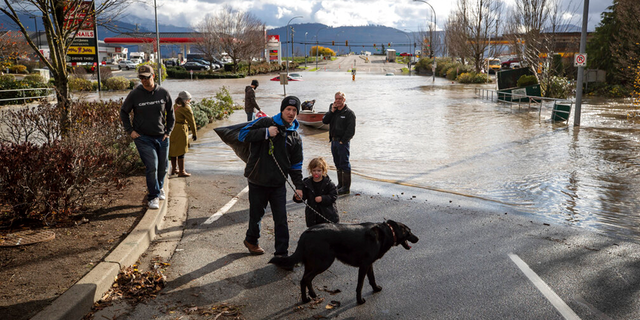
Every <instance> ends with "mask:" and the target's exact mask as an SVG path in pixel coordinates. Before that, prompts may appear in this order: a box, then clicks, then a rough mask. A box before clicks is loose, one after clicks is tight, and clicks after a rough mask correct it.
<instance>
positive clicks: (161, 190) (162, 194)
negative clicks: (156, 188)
mask: <svg viewBox="0 0 640 320" xmlns="http://www.w3.org/2000/svg"><path fill="white" fill-rule="evenodd" d="M166 198H167V196H165V194H164V189H160V195H159V196H158V199H160V200H164V199H166Z"/></svg>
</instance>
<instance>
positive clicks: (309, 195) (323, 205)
mask: <svg viewBox="0 0 640 320" xmlns="http://www.w3.org/2000/svg"><path fill="white" fill-rule="evenodd" d="M302 184H303V185H304V187H303V188H302V199H304V200H306V201H307V204H308V205H309V206H310V207H311V208H313V209H315V210H316V211H318V212H319V213H320V214H322V216H323V217H325V218H327V219H329V220H330V221H331V222H335V223H338V222H340V218H339V217H338V208H337V207H336V199H338V191H337V190H336V185H335V184H333V182H332V181H331V179H330V178H329V177H328V176H325V177H323V179H322V181H321V182H320V185H321V187H320V189H321V191H320V194H319V195H318V194H316V193H315V191H314V189H313V178H311V177H307V178H304V180H302ZM317 196H322V202H320V203H317V202H316V197H317ZM293 201H295V202H298V203H300V202H302V201H301V200H298V199H296V197H295V196H294V197H293ZM304 217H305V220H306V222H307V227H311V226H313V225H316V224H319V223H326V222H327V220H325V219H323V218H322V217H320V216H318V214H316V213H315V212H313V210H311V209H310V208H309V207H306V209H305V211H304Z"/></svg>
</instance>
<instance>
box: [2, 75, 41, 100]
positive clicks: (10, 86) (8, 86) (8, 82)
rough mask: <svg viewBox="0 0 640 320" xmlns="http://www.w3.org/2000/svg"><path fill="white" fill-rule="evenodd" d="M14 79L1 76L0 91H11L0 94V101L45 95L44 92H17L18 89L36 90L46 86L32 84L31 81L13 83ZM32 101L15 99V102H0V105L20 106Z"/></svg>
mask: <svg viewBox="0 0 640 320" xmlns="http://www.w3.org/2000/svg"><path fill="white" fill-rule="evenodd" d="M14 80H15V77H13V75H11V76H7V75H5V76H1V77H0V90H12V91H5V92H0V99H12V98H27V97H39V96H43V95H45V94H46V90H29V91H24V90H19V89H32V88H33V89H37V88H42V87H46V85H44V84H42V83H37V82H32V81H24V80H21V81H14ZM33 100H34V99H16V100H5V101H0V105H6V104H22V103H25V102H30V101H33Z"/></svg>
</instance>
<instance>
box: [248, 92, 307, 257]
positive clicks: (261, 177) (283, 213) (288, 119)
mask: <svg viewBox="0 0 640 320" xmlns="http://www.w3.org/2000/svg"><path fill="white" fill-rule="evenodd" d="M299 112H300V100H299V99H298V98H297V97H294V96H289V97H286V98H284V100H282V103H281V105H280V113H279V114H277V115H275V116H273V117H263V118H259V119H257V120H255V121H252V122H250V123H248V124H247V125H246V126H245V127H244V128H242V129H241V130H240V134H239V136H238V140H239V141H241V142H249V143H250V144H251V146H250V149H251V152H250V155H249V159H248V160H247V166H246V168H245V171H244V176H245V177H247V180H248V182H249V205H250V208H249V228H248V229H247V234H246V237H245V240H244V245H245V246H246V247H247V249H249V252H250V253H251V254H264V252H265V251H264V250H263V249H262V248H261V247H260V246H259V245H258V239H259V238H260V221H261V220H262V217H263V216H264V214H265V209H266V207H267V203H268V204H270V206H271V212H272V214H273V223H274V229H275V230H274V231H275V255H276V256H286V255H287V254H288V249H289V226H288V224H287V210H286V202H287V189H286V180H287V179H288V176H289V175H290V176H291V179H292V180H293V184H294V185H295V187H296V194H297V196H298V197H300V199H302V139H300V135H299V134H298V132H297V129H298V127H299V126H300V124H299V123H298V120H296V117H297V115H298V113H299Z"/></svg>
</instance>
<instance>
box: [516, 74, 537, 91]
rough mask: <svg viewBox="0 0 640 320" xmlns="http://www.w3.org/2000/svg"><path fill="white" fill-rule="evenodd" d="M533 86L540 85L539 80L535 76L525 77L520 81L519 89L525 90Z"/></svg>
mask: <svg viewBox="0 0 640 320" xmlns="http://www.w3.org/2000/svg"><path fill="white" fill-rule="evenodd" d="M533 84H538V78H536V76H534V75H530V76H528V75H523V76H521V77H520V78H519V79H518V83H517V86H518V88H524V87H526V86H530V85H533Z"/></svg>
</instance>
